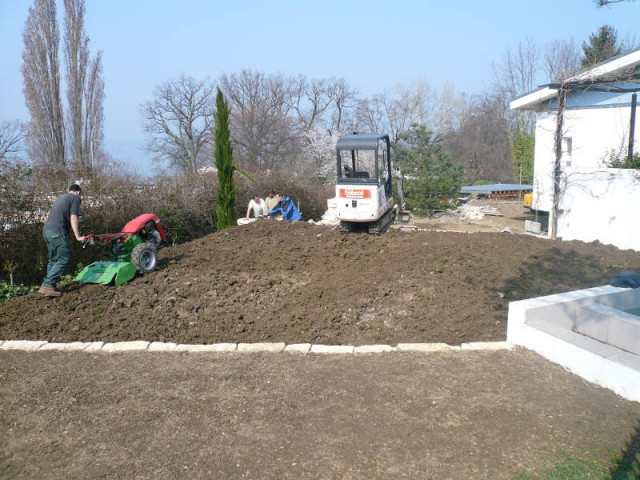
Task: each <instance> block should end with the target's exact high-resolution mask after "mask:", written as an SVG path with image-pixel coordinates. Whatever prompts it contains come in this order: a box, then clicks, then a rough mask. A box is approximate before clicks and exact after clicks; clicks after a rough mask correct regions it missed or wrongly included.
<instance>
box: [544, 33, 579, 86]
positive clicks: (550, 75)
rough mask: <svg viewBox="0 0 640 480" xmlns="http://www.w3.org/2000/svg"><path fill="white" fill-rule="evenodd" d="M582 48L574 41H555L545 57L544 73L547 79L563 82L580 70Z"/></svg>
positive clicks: (550, 44) (549, 45)
mask: <svg viewBox="0 0 640 480" xmlns="http://www.w3.org/2000/svg"><path fill="white" fill-rule="evenodd" d="M580 56H581V53H580V47H579V46H578V44H577V43H576V42H575V41H574V40H573V39H572V40H554V41H553V42H551V43H549V44H548V45H547V46H546V48H545V51H544V55H543V57H544V58H543V66H542V68H543V71H544V74H545V75H546V77H547V79H549V80H551V81H553V82H561V81H563V80H565V79H567V78H569V77H570V76H571V75H573V74H575V73H576V72H578V71H579V70H580V68H581V67H580Z"/></svg>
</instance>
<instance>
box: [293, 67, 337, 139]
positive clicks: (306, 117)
mask: <svg viewBox="0 0 640 480" xmlns="http://www.w3.org/2000/svg"><path fill="white" fill-rule="evenodd" d="M331 100H332V99H331V97H330V95H329V81H328V80H325V79H317V78H316V79H311V80H308V79H307V77H305V76H304V75H298V76H297V77H296V78H294V79H293V80H291V97H290V102H291V104H290V108H291V110H292V111H293V112H294V113H295V115H296V117H297V119H298V123H299V129H300V130H301V131H308V130H310V129H311V128H312V127H314V126H326V121H325V118H324V115H325V113H326V112H327V111H328V110H329V107H330V106H331Z"/></svg>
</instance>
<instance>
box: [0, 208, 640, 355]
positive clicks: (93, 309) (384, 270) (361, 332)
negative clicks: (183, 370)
mask: <svg viewBox="0 0 640 480" xmlns="http://www.w3.org/2000/svg"><path fill="white" fill-rule="evenodd" d="M96 253H99V252H96ZM621 270H635V271H640V253H637V252H632V251H621V250H618V249H616V248H614V247H611V246H604V245H599V244H586V243H582V242H552V241H550V240H548V239H542V238H534V237H532V236H528V235H515V234H510V233H476V234H468V233H453V232H436V231H414V232H404V231H398V230H390V231H388V232H387V233H386V234H384V235H382V236H368V235H365V234H349V235H347V234H341V233H340V232H339V231H338V229H337V228H332V227H329V226H320V225H312V224H308V223H301V222H298V223H291V222H276V221H266V220H265V221H261V222H254V223H252V224H249V225H245V226H241V227H234V228H231V229H228V230H227V231H223V232H219V233H215V234H212V235H210V236H208V237H205V238H203V239H200V240H196V241H193V242H191V243H188V244H185V245H176V246H172V247H168V248H165V249H162V250H160V261H159V265H158V268H157V270H156V271H155V272H152V273H151V274H149V275H146V276H141V277H137V278H135V279H134V280H133V281H131V282H129V283H127V284H125V285H122V286H119V287H116V286H103V285H95V284H86V283H75V282H74V283H70V284H67V285H65V286H62V287H61V290H62V292H63V296H62V297H60V298H56V299H50V298H44V297H42V296H39V295H38V294H31V295H28V296H25V297H21V298H15V299H13V300H11V301H10V302H7V303H5V304H2V305H0V318H1V319H2V320H1V321H0V339H5V340H9V339H30V340H48V341H51V342H71V341H98V340H102V341H105V342H113V341H123V340H148V341H167V342H176V343H195V344H201V343H204V344H208V343H218V342H260V341H273V342H286V343H315V344H351V345H363V344H389V345H396V344H397V343H403V342H445V343H449V344H452V345H457V344H460V343H462V342H470V341H489V340H505V337H506V320H507V309H508V303H509V302H510V301H513V300H520V299H524V298H531V297H537V296H541V295H547V294H552V293H558V292H563V291H569V290H575V289H580V288H587V287H593V286H598V285H603V284H607V283H608V282H609V280H610V279H611V278H612V277H613V276H615V275H616V274H617V273H619V272H620V271H621Z"/></svg>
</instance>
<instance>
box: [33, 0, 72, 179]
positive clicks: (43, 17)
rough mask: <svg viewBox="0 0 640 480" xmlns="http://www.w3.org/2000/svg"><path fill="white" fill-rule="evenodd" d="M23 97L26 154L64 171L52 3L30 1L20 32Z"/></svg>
mask: <svg viewBox="0 0 640 480" xmlns="http://www.w3.org/2000/svg"><path fill="white" fill-rule="evenodd" d="M23 40H24V51H23V53H22V60H23V64H22V75H23V79H24V89H23V91H24V96H25V102H26V104H27V108H28V109H29V113H30V115H31V121H30V122H29V125H28V137H27V139H26V140H27V141H26V144H27V151H28V153H29V156H30V157H31V159H32V160H33V161H34V162H36V163H41V164H44V165H48V166H50V167H53V168H64V167H65V165H66V161H65V138H64V117H63V111H62V103H61V96H60V62H59V55H58V52H59V44H60V34H59V31H58V23H57V20H56V2H55V0H34V3H33V5H32V6H31V7H29V16H28V17H27V21H26V24H25V28H24V32H23Z"/></svg>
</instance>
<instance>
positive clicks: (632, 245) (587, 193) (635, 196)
mask: <svg viewBox="0 0 640 480" xmlns="http://www.w3.org/2000/svg"><path fill="white" fill-rule="evenodd" d="M558 237H560V238H562V239H563V240H582V241H584V242H592V241H594V240H598V241H600V242H602V243H605V244H608V245H615V246H616V247H618V248H621V249H633V250H636V251H640V171H636V170H617V169H579V170H576V171H574V172H573V173H572V174H571V176H570V178H569V181H568V182H567V186H566V190H565V192H564V194H563V195H562V197H561V200H560V215H559V217H558Z"/></svg>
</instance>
